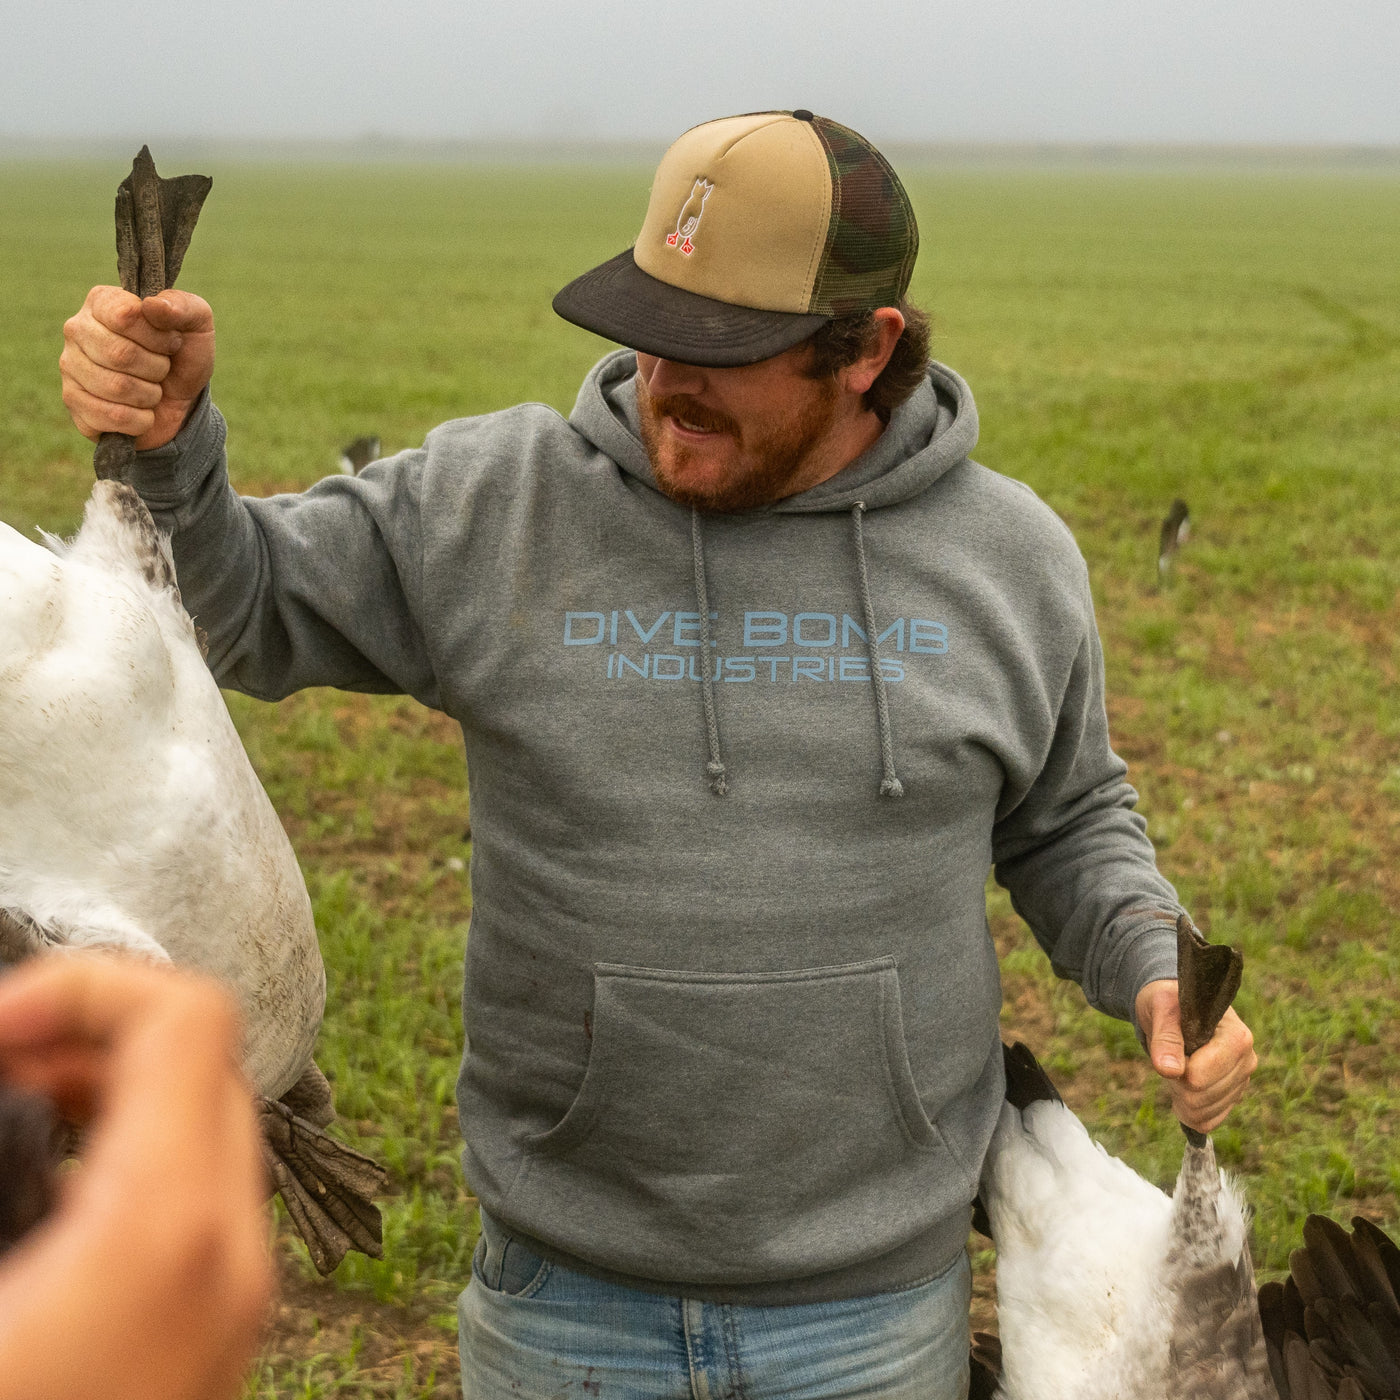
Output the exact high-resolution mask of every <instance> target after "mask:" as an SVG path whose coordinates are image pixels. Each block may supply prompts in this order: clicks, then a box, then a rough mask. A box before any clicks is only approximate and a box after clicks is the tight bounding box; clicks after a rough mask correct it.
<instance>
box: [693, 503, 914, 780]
mask: <svg viewBox="0 0 1400 1400" xmlns="http://www.w3.org/2000/svg"><path fill="white" fill-rule="evenodd" d="M864 514H865V502H864V501H857V502H856V503H855V505H854V506H852V507H851V528H852V533H853V535H854V538H855V550H856V570H857V572H858V574H859V576H860V606H861V613H862V617H863V619H864V622H865V649H866V653H867V655H868V656H869V658H870V683H871V685H873V686H874V687H875V726H876V729H877V730H878V731H879V736H880V770H881V778H880V796H881V797H903V796H904V784H903V783H901V782H900V781H899V775H898V774H897V773H896V772H895V769H894V738H893V736H892V734H891V731H890V706H889V698H888V696H887V695H886V693H885V676H884V672H883V671H882V670H881V669H880V641H879V636H880V634H879V632H878V630H877V629H876V626H875V605H874V604H873V603H872V602H871V601H870V571H869V569H868V567H867V566H866V562H865V536H864V534H863V533H862V529H861V521H862V518H863V516H864ZM690 544H691V552H692V554H693V556H694V563H695V606H696V609H697V610H698V611H699V613H700V653H701V661H700V674H701V682H700V690H701V695H702V697H703V699H704V702H705V733H706V737H707V738H708V740H709V745H710V758H709V762H708V763H706V765H705V774H706V776H707V777H708V778H709V780H710V791H711V792H713V793H714V794H715V796H716V797H723V796H725V795H726V794H727V793H728V791H729V782H728V774H727V772H726V769H725V766H724V759H723V757H722V756H721V754H720V747H719V720H718V718H717V716H716V712H715V673H716V670H717V666H716V662H715V658H714V656H713V655H712V654H711V653H712V651H713V648H712V646H711V644H710V640H711V639H710V595H709V590H708V588H707V587H706V585H705V545H704V536H703V533H702V528H701V523H700V512H699V511H698V510H696V509H695V508H694V507H692V508H691V511H690Z"/></svg>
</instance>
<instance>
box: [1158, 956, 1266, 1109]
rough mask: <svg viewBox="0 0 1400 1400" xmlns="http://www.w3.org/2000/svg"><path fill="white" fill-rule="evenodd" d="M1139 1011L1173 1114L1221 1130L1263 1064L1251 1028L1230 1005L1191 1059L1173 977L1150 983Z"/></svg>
mask: <svg viewBox="0 0 1400 1400" xmlns="http://www.w3.org/2000/svg"><path fill="white" fill-rule="evenodd" d="M1135 1009H1136V1012H1137V1022H1138V1025H1139V1026H1141V1027H1142V1033H1143V1036H1144V1038H1145V1039H1146V1041H1147V1053H1148V1055H1149V1056H1150V1057H1151V1059H1152V1068H1153V1069H1155V1070H1156V1071H1157V1073H1158V1074H1160V1075H1161V1076H1162V1078H1163V1079H1165V1080H1166V1081H1167V1084H1168V1085H1169V1087H1170V1088H1171V1094H1172V1110H1173V1112H1174V1113H1175V1114H1176V1116H1177V1117H1178V1118H1179V1119H1180V1120H1181V1121H1182V1122H1183V1123H1185V1124H1186V1126H1187V1127H1188V1128H1195V1129H1196V1131H1197V1132H1201V1133H1208V1132H1211V1131H1212V1130H1213V1129H1215V1128H1218V1127H1219V1126H1220V1125H1221V1124H1222V1123H1223V1122H1224V1121H1225V1118H1226V1115H1227V1114H1228V1113H1229V1112H1230V1110H1231V1109H1232V1108H1233V1107H1234V1106H1235V1105H1236V1104H1237V1103H1239V1101H1240V1100H1241V1099H1242V1098H1243V1097H1244V1092H1245V1090H1246V1089H1247V1088H1249V1077H1250V1075H1251V1074H1253V1073H1254V1071H1255V1069H1257V1068H1258V1065H1259V1057H1258V1056H1257V1055H1256V1054H1255V1053H1254V1036H1253V1035H1252V1034H1251V1033H1250V1029H1249V1027H1248V1026H1247V1025H1245V1023H1244V1022H1243V1021H1241V1020H1240V1018H1239V1017H1238V1016H1237V1015H1236V1014H1235V1010H1234V1008H1233V1007H1231V1008H1230V1009H1229V1010H1228V1011H1227V1012H1226V1013H1225V1015H1224V1016H1223V1017H1221V1020H1220V1024H1219V1025H1218V1026H1217V1027H1216V1028H1215V1034H1214V1035H1213V1036H1211V1038H1210V1039H1209V1040H1208V1041H1207V1042H1206V1043H1205V1044H1204V1045H1203V1046H1201V1048H1200V1049H1199V1050H1197V1051H1196V1053H1195V1054H1194V1055H1192V1056H1191V1058H1190V1059H1187V1058H1186V1051H1185V1044H1184V1042H1183V1041H1182V1038H1181V1005H1180V1003H1179V1002H1178V1000H1177V984H1176V981H1175V980H1174V979H1173V980H1170V981H1161V982H1149V983H1148V984H1147V985H1146V986H1145V987H1144V988H1143V989H1142V990H1141V991H1140V992H1139V993H1138V994H1137V1002H1136V1003H1135Z"/></svg>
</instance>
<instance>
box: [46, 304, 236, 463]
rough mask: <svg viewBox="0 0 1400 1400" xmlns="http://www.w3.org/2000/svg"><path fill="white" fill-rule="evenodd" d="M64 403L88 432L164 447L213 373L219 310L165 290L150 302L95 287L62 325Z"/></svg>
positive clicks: (94, 436)
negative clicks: (122, 436)
mask: <svg viewBox="0 0 1400 1400" xmlns="http://www.w3.org/2000/svg"><path fill="white" fill-rule="evenodd" d="M63 340H64V345H63V354H62V355H61V356H60V357H59V361H58V367H59V371H60V372H61V374H62V376H63V402H64V404H65V405H66V407H67V409H68V412H69V413H70V414H71V415H72V418H73V422H74V424H76V426H77V428H78V431H79V432H80V433H82V434H83V436H84V437H88V438H92V439H93V440H94V441H95V440H96V439H97V438H98V437H100V436H101V435H102V434H103V433H125V434H126V435H127V436H128V437H132V438H135V439H136V446H137V448H138V450H141V451H144V450H145V449H147V448H150V447H163V446H164V445H165V444H166V443H167V442H169V441H170V439H171V438H173V437H174V436H175V434H176V433H178V432H179V431H180V429H181V427H182V426H183V425H184V422H185V419H186V417H188V415H189V411H190V409H191V408H192V407H193V406H194V402H195V400H196V399H197V398H198V397H199V395H200V393H201V392H202V391H203V389H204V387H205V385H206V384H208V383H209V380H210V379H211V378H212V377H213V374H214V313H213V311H212V310H211V309H210V306H209V303H208V302H207V301H205V300H204V299H203V297H197V296H195V295H193V293H191V292H177V291H173V290H172V291H166V292H161V293H160V294H159V295H158V296H153V297H147V298H146V299H145V300H144V301H142V299H141V298H140V297H138V296H133V295H132V293H130V292H124V291H122V289H121V288H120V287H94V288H93V289H92V290H91V291H90V292H89V293H88V294H87V300H86V301H84V302H83V306H82V310H80V311H79V312H78V314H77V315H76V316H72V317H70V318H69V319H68V320H67V321H66V322H65V323H64V326H63Z"/></svg>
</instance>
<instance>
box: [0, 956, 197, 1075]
mask: <svg viewBox="0 0 1400 1400" xmlns="http://www.w3.org/2000/svg"><path fill="white" fill-rule="evenodd" d="M181 976H182V974H180V973H176V972H173V971H171V970H170V969H168V968H156V967H153V966H151V965H150V964H149V963H145V962H139V961H137V960H136V959H134V958H131V959H128V958H123V957H121V956H120V955H117V954H113V953H74V954H70V955H69V956H66V957H62V958H34V959H33V960H31V961H29V962H26V963H24V964H23V965H21V966H20V967H18V968H16V969H15V970H14V971H13V972H11V973H8V974H7V975H6V976H5V977H4V978H0V1055H3V1054H6V1053H7V1052H21V1053H22V1052H29V1051H35V1050H39V1049H42V1048H44V1047H46V1046H58V1045H62V1044H64V1043H68V1042H71V1043H75V1044H79V1045H82V1044H87V1045H99V1046H100V1045H105V1044H107V1043H109V1042H110V1041H112V1040H113V1039H114V1038H115V1037H116V1036H117V1035H118V1033H120V1032H122V1031H126V1030H131V1029H134V1028H136V1027H137V1026H139V1025H140V1024H141V1021H142V1013H143V1011H145V1009H146V1008H147V1007H148V1006H149V1005H150V1004H151V1002H152V1001H153V999H156V998H158V997H160V996H161V995H162V989H163V988H165V987H166V986H168V985H169V983H170V981H171V980H172V979H176V978H180V977H181Z"/></svg>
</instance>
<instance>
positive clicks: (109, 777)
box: [0, 482, 325, 1099]
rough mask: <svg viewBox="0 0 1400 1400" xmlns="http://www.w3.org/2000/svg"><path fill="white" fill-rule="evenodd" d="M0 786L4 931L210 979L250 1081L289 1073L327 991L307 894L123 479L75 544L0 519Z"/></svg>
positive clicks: (289, 1077) (96, 495)
mask: <svg viewBox="0 0 1400 1400" xmlns="http://www.w3.org/2000/svg"><path fill="white" fill-rule="evenodd" d="M0 794H3V800H0V911H7V912H8V913H9V914H10V916H11V928H12V929H13V928H15V927H21V926H22V927H23V928H24V929H25V930H26V931H27V932H28V933H29V934H30V935H31V937H32V938H33V939H34V940H35V941H36V942H42V943H45V944H50V945H54V946H62V945H68V946H88V947H91V946H117V947H123V948H127V949H130V950H132V951H134V952H139V953H144V954H146V955H147V956H151V957H169V958H170V959H171V960H173V961H174V962H176V963H183V964H187V965H189V966H192V967H197V968H200V969H202V970H204V971H206V972H209V973H212V974H213V975H214V976H216V977H219V978H221V979H223V980H224V981H225V982H226V983H228V984H230V985H231V986H232V987H233V988H234V989H235V990H236V991H237V993H238V995H239V997H240V999H241V1001H242V1005H243V1010H244V1015H245V1018H246V1021H247V1033H246V1046H245V1068H246V1069H247V1072H248V1075H249V1078H250V1079H251V1080H252V1081H253V1082H254V1084H255V1085H256V1086H257V1088H258V1089H259V1090H260V1092H261V1093H262V1094H264V1095H265V1096H267V1097H268V1098H271V1099H276V1098H278V1097H279V1096H280V1095H282V1094H283V1093H285V1092H286V1091H287V1090H288V1089H289V1088H291V1086H292V1085H293V1084H295V1083H296V1081H297V1080H298V1079H299V1078H300V1077H301V1075H302V1074H303V1072H304V1071H305V1070H306V1069H307V1068H308V1066H309V1065H310V1063H311V1054H312V1046H313V1043H314V1041H315V1038H316V1032H317V1030H318V1028H319V1026H320V1021H321V1012H322V1007H323V1003H324V999H325V973H324V969H323V967H322V964H321V957H320V952H319V949H318V947H317V943H316V931H315V926H314V924H313V922H312V917H311V906H310V901H309V899H308V897H307V893H306V886H305V884H304V882H303V880H302V877H301V872H300V870H299V868H298V866H297V862H296V857H295V855H294V854H293V852H292V848H291V845H290V843H289V842H288V840H287V837H286V834H285V832H284V831H283V829H282V826H281V823H280V822H279V821H278V818H277V815H276V813H275V812H274V811H273V809H272V804H271V803H270V802H269V801H268V798H267V795H266V793H265V792H264V791H263V789H262V786H261V784H260V783H259V782H258V779H257V777H256V775H255V774H254V772H253V770H252V767H251V765H250V764H249V762H248V759H247V756H246V754H245V753H244V751H243V746H242V743H241V742H240V741H239V738H238V735H237V732H236V731H235V729H234V727H233V722H232V720H231V719H230V718H229V714H228V710H227V708H226V707H225V705H224V702H223V698H222V696H221V695H220V694H219V690H218V687H217V685H216V684H215V683H214V680H213V678H212V676H211V675H210V674H209V671H208V669H207V667H206V666H205V663H204V659H203V656H202V655H201V652H200V647H199V644H198V641H197V639H196V634H195V629H194V625H193V623H192V622H191V621H190V618H189V616H188V614H186V612H185V610H184V608H183V606H182V605H181V602H180V595H179V591H178V589H177V588H176V587H175V578H174V569H173V566H172V564H171V562H170V557H169V553H168V549H167V546H166V544H165V542H164V540H163V539H161V538H160V537H159V535H158V534H157V532H156V530H155V527H154V525H153V524H152V522H151V518H150V515H149V514H148V513H147V511H146V508H145V506H144V505H142V503H141V502H140V499H139V498H138V497H137V496H136V493H135V492H134V491H132V490H131V489H130V488H129V487H126V486H122V485H119V484H117V483H114V482H98V483H97V485H96V486H95V487H94V489H93V493H92V497H91V499H90V500H89V502H88V506H87V511H86V513H85V515H84V520H83V527H82V530H81V531H80V532H79V534H78V536H77V537H76V539H75V540H74V541H73V542H72V543H71V544H70V545H68V546H60V545H56V544H55V545H54V547H53V548H51V549H45V548H43V547H41V546H39V545H37V544H34V543H31V542H30V541H29V540H26V539H25V538H24V537H23V536H21V535H19V534H18V533H17V532H16V531H14V530H12V529H10V528H9V527H8V526H5V525H0ZM16 917H17V918H18V919H19V920H20V921H21V922H20V924H18V925H17V924H15V923H14V919H15V918H16Z"/></svg>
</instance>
